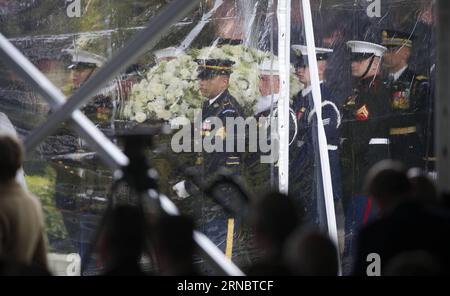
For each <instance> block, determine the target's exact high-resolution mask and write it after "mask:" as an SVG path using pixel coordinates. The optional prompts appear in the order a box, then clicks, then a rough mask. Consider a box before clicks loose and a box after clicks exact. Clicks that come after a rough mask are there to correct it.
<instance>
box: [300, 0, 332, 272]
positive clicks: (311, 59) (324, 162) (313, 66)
mask: <svg viewBox="0 0 450 296" xmlns="http://www.w3.org/2000/svg"><path fill="white" fill-rule="evenodd" d="M302 3H303V16H304V22H305V33H306V45H307V50H308V63H309V71H310V75H311V86H312V94H313V100H314V106H315V107H316V108H315V109H316V115H317V127H318V134H319V135H318V138H319V154H320V167H321V169H322V182H323V191H324V195H325V208H326V213H327V224H328V234H329V236H330V238H331V240H333V241H334V243H335V244H336V246H339V239H338V232H337V224H336V214H335V210H334V199H333V186H332V182H331V169H330V160H329V157H328V148H327V147H328V143H327V137H326V135H325V129H324V127H323V122H322V108H321V106H322V94H321V92H320V82H319V81H320V80H319V70H318V68H317V58H316V45H315V41H314V29H313V23H312V15H311V5H310V3H309V0H303V1H302ZM338 249H339V248H338ZM338 254H339V252H338ZM338 258H339V256H338ZM339 266H340V264H339Z"/></svg>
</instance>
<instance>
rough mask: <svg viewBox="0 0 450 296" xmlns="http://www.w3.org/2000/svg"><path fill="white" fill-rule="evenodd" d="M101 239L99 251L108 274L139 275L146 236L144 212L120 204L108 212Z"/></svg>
mask: <svg viewBox="0 0 450 296" xmlns="http://www.w3.org/2000/svg"><path fill="white" fill-rule="evenodd" d="M104 221H105V222H104V224H103V225H102V227H103V229H102V232H101V235H100V240H99V251H100V256H101V259H102V261H103V262H104V264H105V268H106V273H107V274H108V273H110V274H117V275H139V274H140V273H142V270H141V268H140V259H141V256H142V254H143V252H144V251H145V246H146V242H147V236H146V233H145V230H146V229H147V227H146V226H145V225H146V221H145V218H144V213H143V211H142V210H141V209H140V208H138V207H136V206H130V205H119V206H117V207H115V208H113V209H112V210H111V211H110V212H108V213H107V214H106V217H105V220H104Z"/></svg>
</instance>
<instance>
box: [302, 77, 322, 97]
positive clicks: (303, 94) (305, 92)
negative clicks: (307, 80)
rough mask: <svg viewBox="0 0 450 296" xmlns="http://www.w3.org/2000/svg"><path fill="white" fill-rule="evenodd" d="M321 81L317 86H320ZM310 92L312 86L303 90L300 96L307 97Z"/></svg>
mask: <svg viewBox="0 0 450 296" xmlns="http://www.w3.org/2000/svg"><path fill="white" fill-rule="evenodd" d="M322 83H323V80H321V81H319V84H322ZM311 91H312V85H310V86H308V87H307V88H304V89H303V90H302V96H306V95H308V94H309V93H310V92H311Z"/></svg>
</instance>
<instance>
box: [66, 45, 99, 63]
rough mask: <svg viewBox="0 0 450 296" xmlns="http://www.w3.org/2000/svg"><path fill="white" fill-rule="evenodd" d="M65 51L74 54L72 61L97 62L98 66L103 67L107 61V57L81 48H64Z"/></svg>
mask: <svg viewBox="0 0 450 296" xmlns="http://www.w3.org/2000/svg"><path fill="white" fill-rule="evenodd" d="M63 51H64V52H67V53H68V54H70V55H72V63H73V64H76V63H89V64H95V65H96V66H97V67H101V66H102V65H103V64H105V63H106V61H107V59H106V58H105V57H102V56H100V55H98V54H95V53H91V52H88V51H85V50H80V49H64V50H63Z"/></svg>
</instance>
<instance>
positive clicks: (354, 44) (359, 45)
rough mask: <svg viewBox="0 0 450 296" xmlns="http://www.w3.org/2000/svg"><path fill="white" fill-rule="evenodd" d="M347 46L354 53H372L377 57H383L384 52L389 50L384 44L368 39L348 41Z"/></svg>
mask: <svg viewBox="0 0 450 296" xmlns="http://www.w3.org/2000/svg"><path fill="white" fill-rule="evenodd" d="M347 46H348V47H349V48H350V49H351V51H352V52H353V53H372V54H374V55H376V56H377V57H382V56H383V54H384V52H385V51H386V50H387V48H386V47H384V46H382V45H379V44H375V43H370V42H366V41H356V40H352V41H348V42H347Z"/></svg>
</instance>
